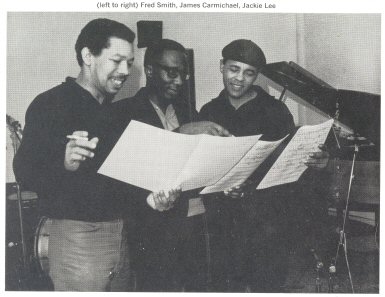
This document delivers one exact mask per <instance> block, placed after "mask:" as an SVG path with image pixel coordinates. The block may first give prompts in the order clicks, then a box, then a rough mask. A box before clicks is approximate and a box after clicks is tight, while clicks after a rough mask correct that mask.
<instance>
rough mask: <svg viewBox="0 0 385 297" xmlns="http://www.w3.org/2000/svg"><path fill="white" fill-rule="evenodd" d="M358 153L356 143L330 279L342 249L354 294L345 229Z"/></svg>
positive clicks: (330, 269)
mask: <svg viewBox="0 0 385 297" xmlns="http://www.w3.org/2000/svg"><path fill="white" fill-rule="evenodd" d="M358 151H359V147H358V144H357V143H356V144H354V153H353V160H352V167H351V170H350V178H349V187H348V193H347V197H346V202H345V214H344V217H343V224H342V229H341V230H340V237H339V242H338V246H337V252H336V257H335V259H334V261H332V264H331V266H330V267H329V279H330V278H331V277H332V275H333V274H334V273H335V272H336V267H337V260H338V255H339V250H340V248H341V247H342V248H343V249H344V254H345V260H346V266H347V268H348V274H349V280H350V286H351V289H352V293H354V286H353V280H352V275H351V272H350V266H349V260H348V254H347V253H348V250H347V242H346V232H345V227H346V218H347V217H348V215H349V214H348V212H349V200H350V191H351V187H352V182H353V178H354V166H355V161H356V157H357V154H358Z"/></svg>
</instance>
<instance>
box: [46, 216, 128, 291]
mask: <svg viewBox="0 0 385 297" xmlns="http://www.w3.org/2000/svg"><path fill="white" fill-rule="evenodd" d="M49 229H50V230H49V233H50V237H49V244H48V258H49V276H50V277H51V279H52V282H53V284H54V289H55V291H88V292H95V291H111V290H112V291H115V289H114V282H117V281H118V282H119V281H122V282H123V283H125V284H126V285H128V283H129V280H128V279H122V278H121V275H120V273H119V272H120V271H121V270H122V269H123V268H125V270H126V271H129V269H128V268H127V266H128V248H127V243H126V240H125V239H126V238H125V236H124V235H123V232H122V231H123V220H115V221H112V222H83V221H74V220H57V219H53V220H52V225H50V227H49ZM126 276H127V274H126ZM115 285H116V290H117V291H126V289H125V288H123V287H124V286H125V285H124V284H118V283H117V284H115Z"/></svg>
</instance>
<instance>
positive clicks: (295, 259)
mask: <svg viewBox="0 0 385 297" xmlns="http://www.w3.org/2000/svg"><path fill="white" fill-rule="evenodd" d="M12 207H13V208H8V209H7V211H8V212H7V215H10V214H12V218H7V222H8V225H9V226H17V220H16V217H17V216H15V210H14V206H12ZM27 215H30V217H27V220H28V221H29V222H32V223H31V224H29V225H28V226H27V227H31V226H32V225H33V224H36V223H37V222H36V219H35V218H34V215H35V213H34V212H30V213H29V212H27ZM330 219H331V220H334V218H332V217H331V218H330ZM10 222H11V223H10ZM27 231H28V230H27ZM378 231H379V230H377V229H376V228H375V227H373V226H370V225H368V224H364V223H360V222H354V221H351V222H349V224H348V226H347V228H346V238H347V242H346V247H347V259H348V263H349V265H350V272H351V279H352V283H353V289H354V292H355V293H379V264H378V263H379V248H378V245H379V240H378V236H377V234H378ZM28 232H29V234H30V235H29V236H28V238H27V240H28V242H29V245H32V246H33V237H34V230H33V228H32V229H30V230H29V231H28ZM17 233H18V231H17V230H8V229H7V238H6V244H7V245H6V252H7V253H6V287H5V288H6V290H10V291H17V290H38V291H45V290H50V289H51V286H50V283H49V281H47V280H46V279H45V278H44V276H39V275H38V273H37V271H36V270H32V271H28V272H27V273H24V274H22V273H21V270H20V267H21V266H20V258H21V257H20V255H21V247H20V245H17V242H18V240H17V236H16V238H14V239H13V238H12V237H14V235H17ZM338 237H339V236H338V233H337V231H335V230H333V229H331V230H327V232H326V235H325V236H324V238H321V240H320V241H321V244H320V245H319V248H318V249H317V250H316V251H314V252H315V253H316V255H317V257H318V259H316V258H315V255H314V253H312V252H311V251H310V250H309V249H308V248H303V246H306V243H304V244H302V243H301V244H299V245H298V248H296V249H295V250H293V251H292V253H291V256H290V259H289V262H290V266H289V267H290V268H289V273H288V278H287V281H286V284H285V286H284V288H282V291H283V292H287V293H315V292H321V293H327V292H328V291H329V273H328V268H329V265H330V263H331V261H332V259H333V258H335V257H336V251H337V247H338V246H339V245H338V239H339V238H338ZM11 243H12V244H15V245H13V246H11V245H12V244H11ZM317 260H318V264H319V262H322V264H323V267H322V268H320V269H318V273H317ZM317 276H318V278H317ZM331 283H332V286H331V287H332V290H333V292H334V293H352V285H351V282H350V281H349V273H348V269H347V265H346V259H345V253H344V249H343V246H341V245H340V249H339V255H338V258H337V265H336V273H335V274H334V275H333V277H332V282H331Z"/></svg>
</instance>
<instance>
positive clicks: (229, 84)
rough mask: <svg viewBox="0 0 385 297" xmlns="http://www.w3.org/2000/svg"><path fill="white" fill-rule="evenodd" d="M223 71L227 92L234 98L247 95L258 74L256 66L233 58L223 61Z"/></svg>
mask: <svg viewBox="0 0 385 297" xmlns="http://www.w3.org/2000/svg"><path fill="white" fill-rule="evenodd" d="M221 72H222V74H223V84H224V86H225V89H226V91H227V94H228V95H229V96H230V97H231V98H233V99H242V98H243V97H244V96H245V95H246V96H247V95H248V94H249V92H250V91H251V89H252V86H253V84H254V82H255V80H256V79H257V75H258V71H257V68H256V67H254V66H251V65H248V64H245V63H242V62H238V61H233V60H226V62H225V63H223V61H221Z"/></svg>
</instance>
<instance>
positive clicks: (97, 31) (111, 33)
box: [75, 18, 135, 66]
mask: <svg viewBox="0 0 385 297" xmlns="http://www.w3.org/2000/svg"><path fill="white" fill-rule="evenodd" d="M111 37H117V38H120V39H124V40H127V41H128V42H129V43H132V42H133V41H134V39H135V33H134V32H132V31H131V29H130V28H128V27H127V26H126V25H123V24H122V23H119V22H116V21H113V20H110V19H105V18H99V19H94V20H92V21H90V22H89V23H88V24H87V25H86V26H85V27H84V28H83V29H82V31H81V32H80V34H79V36H78V39H77V40H76V44H75V50H76V59H77V60H78V63H79V65H80V66H82V65H83V58H82V54H81V51H82V49H83V48H85V47H87V48H89V50H90V52H91V53H92V54H93V55H95V56H98V55H100V54H101V52H102V50H103V49H104V48H108V47H109V46H110V43H109V39H110V38H111Z"/></svg>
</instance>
